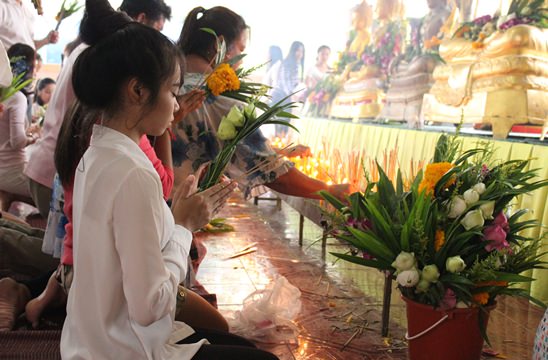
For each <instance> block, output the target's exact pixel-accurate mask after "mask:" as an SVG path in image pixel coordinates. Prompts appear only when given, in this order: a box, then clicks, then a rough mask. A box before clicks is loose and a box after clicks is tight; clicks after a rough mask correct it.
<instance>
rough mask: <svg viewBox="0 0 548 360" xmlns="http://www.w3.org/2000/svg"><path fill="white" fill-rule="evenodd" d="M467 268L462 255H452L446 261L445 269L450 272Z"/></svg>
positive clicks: (458, 271) (457, 271)
mask: <svg viewBox="0 0 548 360" xmlns="http://www.w3.org/2000/svg"><path fill="white" fill-rule="evenodd" d="M465 268H466V264H465V263H464V260H462V258H461V257H460V256H452V257H450V258H447V260H446V261H445V269H446V270H447V271H449V272H450V273H453V274H454V273H460V272H461V271H462V270H464V269H465Z"/></svg>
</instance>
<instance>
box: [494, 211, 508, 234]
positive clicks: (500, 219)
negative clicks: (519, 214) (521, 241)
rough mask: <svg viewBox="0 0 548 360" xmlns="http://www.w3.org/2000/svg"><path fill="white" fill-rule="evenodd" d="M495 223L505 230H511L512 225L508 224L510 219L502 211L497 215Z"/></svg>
mask: <svg viewBox="0 0 548 360" xmlns="http://www.w3.org/2000/svg"><path fill="white" fill-rule="evenodd" d="M493 224H495V225H498V226H500V227H501V228H502V229H503V230H504V231H505V232H508V231H510V227H509V226H508V219H507V218H506V215H504V213H503V212H502V211H501V212H500V213H499V214H498V215H497V216H495V220H494V221H493Z"/></svg>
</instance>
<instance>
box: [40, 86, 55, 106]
mask: <svg viewBox="0 0 548 360" xmlns="http://www.w3.org/2000/svg"><path fill="white" fill-rule="evenodd" d="M54 90H55V84H47V85H46V86H45V87H44V88H43V89H42V90H40V91H38V96H39V97H40V99H42V102H43V103H44V105H46V104H48V103H49V102H50V100H51V96H52V95H53V91H54Z"/></svg>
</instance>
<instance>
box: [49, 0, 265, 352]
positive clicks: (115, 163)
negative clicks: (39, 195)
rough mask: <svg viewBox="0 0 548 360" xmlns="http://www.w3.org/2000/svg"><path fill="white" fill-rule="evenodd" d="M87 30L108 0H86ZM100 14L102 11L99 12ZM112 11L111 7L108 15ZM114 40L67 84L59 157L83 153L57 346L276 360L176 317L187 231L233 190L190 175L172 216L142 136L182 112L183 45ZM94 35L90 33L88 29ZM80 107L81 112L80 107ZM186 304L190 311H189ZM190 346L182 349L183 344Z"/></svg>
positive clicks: (128, 36) (120, 29)
mask: <svg viewBox="0 0 548 360" xmlns="http://www.w3.org/2000/svg"><path fill="white" fill-rule="evenodd" d="M87 6H88V7H87V9H86V11H87V14H86V16H85V17H84V19H83V21H82V24H81V27H82V29H81V32H82V33H85V32H86V31H88V30H89V31H91V29H92V28H93V27H94V26H98V24H99V23H100V22H101V21H104V20H105V19H108V18H109V16H107V15H111V16H112V18H116V16H115V15H114V14H116V13H115V12H113V11H112V9H111V8H110V6H109V5H108V3H107V2H106V0H94V1H91V0H88V1H87ZM97 8H99V10H101V11H98V9H97ZM105 10H107V12H108V11H112V12H111V13H109V14H106V15H105V14H104V12H105ZM116 19H117V21H119V26H115V27H114V29H115V31H113V32H112V33H111V34H110V35H108V36H106V37H105V38H103V39H102V40H100V41H98V42H97V43H95V44H94V45H93V46H90V47H89V48H87V49H86V50H84V51H83V52H82V54H81V55H80V56H79V57H78V59H77V61H76V63H75V65H74V68H73V75H72V84H73V87H74V92H75V94H76V97H77V99H78V100H79V101H80V103H81V107H80V110H79V111H75V112H73V113H72V114H71V113H69V115H68V116H67V118H66V120H65V121H71V124H70V125H71V126H65V127H64V128H65V129H68V130H67V131H66V132H65V133H63V134H61V135H60V137H59V142H58V147H60V148H58V149H57V151H66V152H67V153H69V154H81V153H82V150H83V148H84V147H86V146H87V144H85V145H83V146H82V145H79V144H81V142H79V141H78V139H85V138H87V136H88V134H87V131H86V130H85V129H91V128H93V129H92V134H91V140H90V142H89V147H88V148H87V150H86V151H85V153H84V154H83V156H82V157H81V159H77V157H78V156H76V158H75V159H74V161H73V162H76V161H79V162H78V163H77V165H74V163H72V164H67V166H66V168H59V169H57V170H58V172H59V174H60V176H61V177H63V176H65V175H67V172H68V174H69V176H70V174H71V172H73V171H75V180H74V190H73V256H74V279H73V283H72V287H71V291H70V293H69V297H68V303H67V318H66V321H65V324H64V326H63V332H62V338H61V355H62V357H63V358H65V359H107V358H117V359H216V358H223V359H245V358H249V359H275V358H276V357H274V356H273V355H271V354H269V353H266V352H263V351H260V350H257V349H255V348H253V347H245V346H230V345H234V344H241V342H239V339H238V338H236V337H234V339H235V340H234V341H231V340H230V336H229V334H225V335H226V336H225V337H221V336H219V337H218V338H222V341H219V342H218V343H222V345H217V344H215V342H216V341H215V339H217V338H216V337H214V336H212V338H209V337H208V338H207V340H210V342H211V343H213V344H212V345H208V341H207V340H206V339H205V338H201V337H200V336H199V335H200V333H199V332H198V333H197V334H193V333H194V330H193V329H192V328H190V327H189V326H188V325H186V324H184V323H181V322H176V321H174V313H175V308H176V294H177V292H178V284H179V282H180V280H181V279H183V278H184V276H185V272H186V269H187V263H186V259H187V258H188V252H189V248H190V243H191V240H192V234H191V231H193V230H196V229H198V228H200V227H201V226H203V225H205V224H206V223H207V222H208V221H209V219H210V217H211V216H212V215H214V214H215V213H216V212H217V211H218V209H219V208H220V207H221V206H222V205H223V203H224V202H225V200H226V198H227V196H228V195H229V193H230V192H231V191H232V190H233V189H234V186H233V185H232V184H229V183H228V182H224V183H221V184H219V185H217V186H214V187H212V188H210V189H208V190H206V191H204V192H202V193H198V194H194V193H195V189H196V185H195V183H196V179H195V178H194V176H192V175H191V176H189V177H188V178H187V179H186V181H184V182H183V184H182V185H181V186H180V187H179V188H178V189H177V191H176V192H175V196H174V197H173V206H172V209H171V210H170V209H169V207H168V206H167V205H166V202H165V201H164V199H163V197H162V185H161V182H160V178H159V176H158V174H157V172H156V171H155V170H154V167H153V166H152V164H151V162H150V161H149V160H148V159H147V157H146V156H145V154H144V153H143V152H142V151H141V150H140V148H139V146H138V143H139V139H140V138H141V137H142V136H143V135H144V134H148V135H152V136H159V135H162V134H163V133H164V132H165V131H166V129H167V128H169V127H170V123H171V122H172V121H173V114H174V112H175V111H177V110H178V104H177V101H176V95H177V92H178V89H179V87H180V85H181V70H180V67H181V64H182V63H181V59H180V56H179V52H178V50H177V48H176V47H175V46H174V45H173V44H172V43H171V42H170V41H169V40H168V39H167V38H166V37H165V36H163V35H162V34H160V33H159V32H157V31H156V30H154V29H152V28H149V27H147V26H144V25H141V24H138V23H135V22H131V21H128V20H125V18H121V21H120V18H119V17H118V18H116ZM88 28H89V29H88ZM81 109H83V110H81ZM183 306H184V304H183ZM181 341H182V342H186V343H185V344H181Z"/></svg>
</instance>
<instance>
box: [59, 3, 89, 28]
mask: <svg viewBox="0 0 548 360" xmlns="http://www.w3.org/2000/svg"><path fill="white" fill-rule="evenodd" d="M66 2H67V0H63V3H62V4H61V9H60V10H59V12H58V13H57V15H56V16H55V20H56V21H57V26H56V27H55V31H57V30H59V26H61V22H62V21H63V20H65V19H66V18H68V17H69V16H71V15H72V14H74V13H75V12H77V11H78V10H80V9H81V8H83V7H84V5H78V0H74V1H73V2H72V3H71V4H70V5H68V7H66V6H65V3H66Z"/></svg>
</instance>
